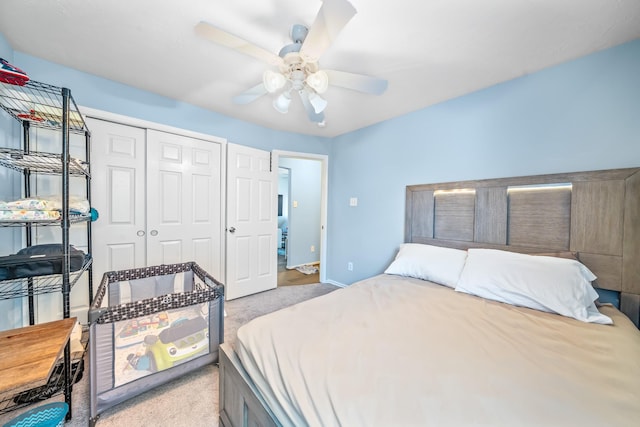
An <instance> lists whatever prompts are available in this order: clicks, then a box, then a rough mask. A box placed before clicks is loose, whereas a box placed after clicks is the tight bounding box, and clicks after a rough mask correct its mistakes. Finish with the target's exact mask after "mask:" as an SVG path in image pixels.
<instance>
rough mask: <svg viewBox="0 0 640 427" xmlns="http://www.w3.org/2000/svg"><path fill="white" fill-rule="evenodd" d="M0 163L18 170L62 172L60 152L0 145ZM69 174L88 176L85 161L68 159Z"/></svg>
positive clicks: (45, 172)
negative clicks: (26, 149) (28, 150)
mask: <svg viewBox="0 0 640 427" xmlns="http://www.w3.org/2000/svg"><path fill="white" fill-rule="evenodd" d="M0 165H1V166H5V167H7V168H9V169H14V170H17V171H19V172H22V171H24V170H27V169H28V170H29V171H30V172H37V173H43V174H51V175H60V174H61V173H62V157H61V156H60V154H53V153H44V152H36V151H31V152H29V153H26V152H25V151H23V150H18V149H15V148H3V147H0ZM69 174H70V175H74V176H89V167H88V164H87V162H85V161H83V160H78V159H75V158H70V159H69Z"/></svg>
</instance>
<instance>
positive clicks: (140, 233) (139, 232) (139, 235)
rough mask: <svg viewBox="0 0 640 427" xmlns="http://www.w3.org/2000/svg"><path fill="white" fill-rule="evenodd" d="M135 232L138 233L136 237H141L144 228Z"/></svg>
mask: <svg viewBox="0 0 640 427" xmlns="http://www.w3.org/2000/svg"><path fill="white" fill-rule="evenodd" d="M136 234H137V235H138V237H142V236H144V230H138V232H137V233H136Z"/></svg>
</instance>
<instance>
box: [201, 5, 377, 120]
mask: <svg viewBox="0 0 640 427" xmlns="http://www.w3.org/2000/svg"><path fill="white" fill-rule="evenodd" d="M355 14H356V9H355V8H354V7H353V6H352V5H351V3H349V2H348V1H347V0H324V1H323V3H322V7H321V8H320V11H319V12H318V15H317V16H316V18H315V21H314V22H313V24H312V25H311V27H310V28H307V27H306V26H304V25H299V24H298V25H294V26H293V27H292V29H291V34H290V35H291V39H292V41H293V43H292V44H288V45H286V46H284V47H283V48H282V49H281V50H280V52H279V53H278V54H277V55H276V54H274V53H271V52H269V51H267V50H265V49H262V48H261V47H258V46H256V45H254V44H252V43H249V42H248V41H246V40H243V39H242V38H240V37H237V36H235V35H233V34H230V33H228V32H226V31H224V30H221V29H219V28H217V27H215V26H214V25H212V24H210V23H208V22H204V21H201V22H200V23H198V24H197V25H196V27H195V31H196V34H198V35H199V36H200V37H202V38H205V39H207V40H209V41H212V42H214V43H216V44H219V45H222V46H225V47H228V48H231V49H234V50H236V51H238V52H242V53H244V54H247V55H250V56H253V57H254V58H257V59H260V60H262V61H264V62H266V63H267V64H269V65H272V66H275V67H278V70H277V71H273V70H271V69H267V70H265V72H264V73H263V76H262V82H261V83H259V84H257V85H256V86H254V87H252V88H250V89H248V90H246V91H244V92H242V93H241V94H239V95H237V96H235V97H234V98H233V101H234V102H235V103H236V104H248V103H250V102H252V101H255V100H256V99H258V98H260V97H261V96H263V95H265V94H267V93H273V94H275V93H279V95H278V97H277V98H276V99H275V100H274V101H273V107H274V108H275V109H276V110H277V111H279V112H281V113H283V114H284V113H287V112H288V111H289V104H290V103H291V94H292V92H298V95H299V96H300V99H301V100H302V104H303V105H304V108H305V110H306V112H307V115H308V117H309V120H311V121H312V122H315V123H317V124H318V125H319V126H324V124H325V117H324V109H325V108H326V106H327V101H326V100H325V99H324V98H322V97H321V96H320V95H321V94H322V93H324V92H325V91H326V90H327V88H328V86H329V85H332V86H339V87H343V88H347V89H352V90H356V91H359V92H363V93H368V94H373V95H381V94H382V93H384V91H385V90H386V89H387V84H388V83H387V81H386V80H383V79H379V78H376V77H371V76H366V75H362V74H354V73H348V72H345V71H336V70H322V69H320V65H319V64H318V60H319V59H320V56H321V55H322V54H323V53H324V52H325V51H326V50H327V49H328V48H329V46H330V45H331V43H332V42H333V40H334V39H335V38H336V37H337V36H338V33H340V31H341V30H342V28H344V26H345V25H346V24H347V23H348V22H349V21H350V20H351V18H353V16H354V15H355Z"/></svg>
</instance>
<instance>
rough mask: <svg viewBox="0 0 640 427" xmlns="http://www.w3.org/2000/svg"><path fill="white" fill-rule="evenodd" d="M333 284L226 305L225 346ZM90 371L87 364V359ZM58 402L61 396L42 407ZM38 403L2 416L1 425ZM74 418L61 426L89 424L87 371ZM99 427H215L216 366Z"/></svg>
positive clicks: (77, 388)
mask: <svg viewBox="0 0 640 427" xmlns="http://www.w3.org/2000/svg"><path fill="white" fill-rule="evenodd" d="M336 289H339V288H338V287H336V286H333V285H329V284H323V283H316V284H311V285H305V286H283V287H278V288H276V289H273V290H270V291H266V292H261V293H259V294H255V295H250V296H247V297H244V298H238V299H236V300H233V301H227V302H225V310H226V312H227V317H226V318H225V327H224V329H225V331H224V336H225V342H227V343H230V344H231V345H233V344H234V343H235V336H236V331H237V329H238V328H239V327H240V326H242V325H243V324H245V323H247V322H248V321H249V320H251V319H254V318H256V317H258V316H262V315H264V314H267V313H270V312H272V311H276V310H278V309H280V308H284V307H288V306H290V305H293V304H296V303H298V302H301V301H305V300H307V299H310V298H315V297H317V296H320V295H324V294H327V293H329V292H332V291H334V290H336ZM85 366H86V367H88V366H89V365H88V361H86V360H85ZM55 400H62V396H58V397H56V398H52V399H50V400H48V401H43V402H42V403H49V402H52V401H55ZM35 406H37V405H33V406H31V407H27V408H24V409H21V410H18V411H13V412H10V413H7V414H3V415H0V425H3V424H4V423H6V422H8V421H9V420H11V419H13V418H15V417H16V416H18V415H19V414H20V413H22V412H25V411H27V410H29V409H31V408H33V407H35ZM72 412H73V418H72V419H71V420H70V421H68V422H67V423H66V424H65V426H73V427H76V426H78V427H79V426H82V427H86V426H87V425H88V422H89V381H88V372H86V371H85V374H84V376H83V378H82V380H80V381H79V382H78V383H77V384H75V385H74V386H73V411H72ZM97 426H98V427H124V426H139V427H146V426H149V427H151V426H154V427H161V426H171V427H194V426H211V427H214V426H218V367H217V365H214V364H212V365H208V366H205V367H204V368H202V369H201V370H199V371H197V372H192V373H190V374H187V375H185V376H183V377H181V378H179V379H177V380H174V381H171V382H169V383H167V384H164V385H161V386H158V387H155V388H153V389H151V390H149V391H147V392H145V393H143V394H141V395H139V396H136V397H134V398H131V399H129V400H127V401H126V402H123V403H121V404H119V405H117V406H115V407H113V408H111V409H108V410H106V411H105V412H103V413H102V414H101V415H100V418H99V420H98V423H97Z"/></svg>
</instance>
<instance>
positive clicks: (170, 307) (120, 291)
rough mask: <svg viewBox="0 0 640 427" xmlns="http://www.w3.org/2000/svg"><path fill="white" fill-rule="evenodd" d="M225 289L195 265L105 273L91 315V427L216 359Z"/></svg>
mask: <svg viewBox="0 0 640 427" xmlns="http://www.w3.org/2000/svg"><path fill="white" fill-rule="evenodd" d="M223 300H224V286H223V285H222V283H220V282H219V281H217V280H216V279H215V278H213V277H212V276H211V275H210V274H208V273H207V272H206V271H205V270H203V269H202V268H201V267H200V266H198V264H196V263H195V262H187V263H180V264H170V265H159V266H153V267H145V268H137V269H131V270H121V271H111V272H107V273H105V274H104V276H103V278H102V281H101V283H100V286H99V287H98V289H97V292H96V297H95V298H94V301H93V302H92V304H91V307H90V310H89V322H90V327H89V331H90V340H89V345H90V351H89V360H90V366H91V369H90V378H91V381H90V395H91V423H92V424H93V423H95V422H96V421H97V418H98V415H99V414H100V413H101V412H103V411H104V410H106V409H108V408H110V407H112V406H114V405H116V404H118V403H120V402H123V401H125V400H127V399H129V398H131V397H133V396H136V395H138V394H140V393H142V392H144V391H146V390H148V389H149V388H151V387H154V386H157V385H160V384H163V383H165V382H167V381H170V380H172V379H174V378H177V377H179V376H181V375H184V374H185V373H187V372H191V371H193V370H195V369H198V368H200V367H202V366H204V365H206V364H208V363H212V362H215V361H217V360H218V346H219V344H220V343H221V342H222V341H223V337H224V333H223V331H224V328H223V326H224V325H223V313H224V310H223Z"/></svg>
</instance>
